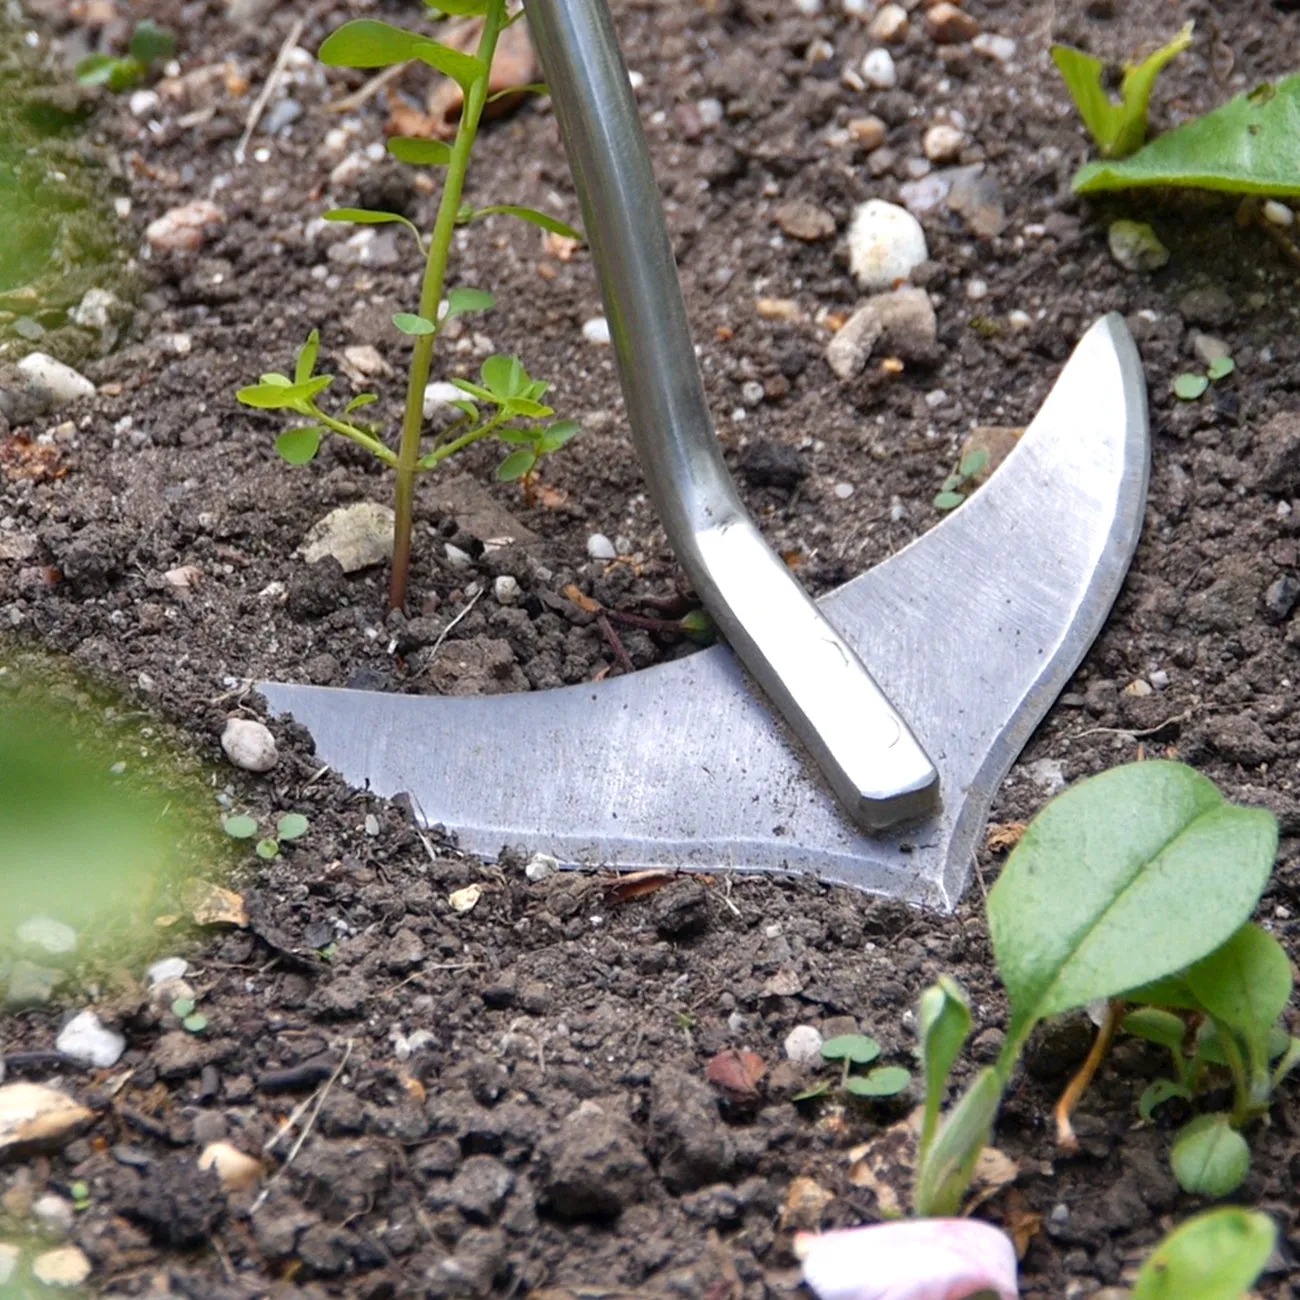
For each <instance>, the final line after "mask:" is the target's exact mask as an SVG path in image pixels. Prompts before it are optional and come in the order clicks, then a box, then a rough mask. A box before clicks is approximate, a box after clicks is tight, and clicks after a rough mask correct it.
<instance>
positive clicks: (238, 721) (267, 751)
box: [221, 718, 280, 772]
mask: <svg viewBox="0 0 1300 1300" xmlns="http://www.w3.org/2000/svg"><path fill="white" fill-rule="evenodd" d="M221 748H222V749H223V750H225V752H226V757H227V758H228V759H229V760H230V761H231V762H232V763H233V764H234V765H235V766H236V767H240V768H243V770H244V771H245V772H269V771H270V770H271V769H272V768H273V767H274V766H275V765H276V764H277V763H278V762H279V761H280V753H279V750H277V749H276V747H275V737H274V736H273V735H271V732H270V731H269V729H268V728H267V727H266V726H265V724H263V723H261V722H257V721H256V720H255V719H253V718H228V719H227V720H226V726H225V730H224V731H222V733H221Z"/></svg>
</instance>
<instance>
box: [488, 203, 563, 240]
mask: <svg viewBox="0 0 1300 1300" xmlns="http://www.w3.org/2000/svg"><path fill="white" fill-rule="evenodd" d="M498 213H499V214H501V215H502V216H507V217H518V218H519V220H520V221H527V222H529V223H531V224H532V225H534V226H541V228H542V229H543V230H549V231H550V232H551V234H553V235H563V236H564V237H565V239H579V240H580V239H581V238H582V232H581V231H578V230H574V228H573V227H572V226H566V225H565V224H564V222H563V221H560V220H558V219H557V218H555V217H548V216H547V215H546V213H545V212H538V211H537V209H536V208H521V207H520V206H519V205H518V204H515V203H495V204H493V205H492V206H491V207H488V208H475V209H474V211H473V212H471V213H470V214H469V216H468V218H467V220H469V221H476V220H477V219H478V218H479V217H490V216H493V215H495V214H498Z"/></svg>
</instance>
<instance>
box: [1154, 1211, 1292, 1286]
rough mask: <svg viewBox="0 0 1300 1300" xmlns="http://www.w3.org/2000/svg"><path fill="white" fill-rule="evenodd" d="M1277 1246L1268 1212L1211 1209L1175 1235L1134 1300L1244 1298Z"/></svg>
mask: <svg viewBox="0 0 1300 1300" xmlns="http://www.w3.org/2000/svg"><path fill="white" fill-rule="evenodd" d="M1276 1244H1277V1227H1276V1226H1275V1225H1274V1223H1273V1220H1272V1219H1271V1218H1270V1217H1269V1216H1268V1215H1267V1214H1261V1213H1259V1211H1257V1210H1242V1209H1238V1208H1236V1207H1235V1206H1233V1207H1229V1208H1226V1209H1221V1210H1210V1211H1208V1212H1207V1213H1205V1214H1198V1215H1197V1216H1196V1217H1195V1218H1193V1219H1188V1220H1187V1221H1186V1222H1185V1223H1183V1224H1180V1225H1179V1226H1178V1227H1177V1228H1176V1229H1175V1230H1174V1231H1173V1232H1171V1233H1170V1234H1169V1235H1168V1236H1167V1237H1166V1238H1165V1239H1164V1240H1163V1241H1162V1242H1161V1243H1160V1244H1159V1245H1158V1246H1157V1247H1156V1249H1155V1251H1154V1253H1153V1254H1152V1255H1151V1256H1150V1258H1149V1259H1148V1260H1147V1261H1146V1263H1144V1264H1143V1265H1142V1268H1141V1270H1140V1271H1139V1272H1138V1275H1137V1281H1136V1282H1135V1283H1134V1284H1133V1293H1132V1297H1131V1300H1241V1297H1242V1296H1243V1295H1244V1294H1245V1293H1246V1292H1247V1291H1249V1290H1250V1288H1251V1287H1252V1286H1253V1285H1254V1282H1255V1279H1256V1278H1257V1277H1259V1275H1260V1273H1261V1272H1262V1271H1263V1269H1264V1265H1265V1264H1267V1263H1268V1259H1269V1256H1270V1255H1272V1253H1273V1250H1274V1247H1275V1246H1276Z"/></svg>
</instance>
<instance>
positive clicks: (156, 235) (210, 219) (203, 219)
mask: <svg viewBox="0 0 1300 1300" xmlns="http://www.w3.org/2000/svg"><path fill="white" fill-rule="evenodd" d="M225 223H226V214H225V213H224V212H223V211H222V210H221V209H220V208H219V207H217V205H216V204H215V203H210V202H209V201H208V200H207V199H196V200H195V201H194V202H193V203H186V204H185V205H184V206H183V207H179V208H172V209H171V210H170V211H168V212H164V213H163V214H162V216H161V217H159V218H158V219H157V220H156V221H151V222H150V223H149V225H148V227H147V228H146V229H145V232H144V237H145V239H147V240H148V241H149V247H150V248H153V249H155V250H157V251H158V252H160V253H193V252H196V251H197V250H198V249H199V248H201V247H202V246H203V241H204V240H205V239H207V237H208V236H209V235H210V234H211V233H212V232H213V231H214V230H217V229H219V228H220V227H221V226H223V225H225Z"/></svg>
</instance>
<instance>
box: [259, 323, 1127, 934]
mask: <svg viewBox="0 0 1300 1300" xmlns="http://www.w3.org/2000/svg"><path fill="white" fill-rule="evenodd" d="M1147 461H1148V435H1147V410H1146V392H1145V384H1144V381H1143V376H1142V369H1141V363H1140V360H1139V358H1138V354H1137V350H1136V348H1135V347H1134V345H1133V341H1132V339H1131V337H1130V336H1129V333H1128V330H1127V329H1126V327H1125V325H1124V322H1123V320H1122V319H1121V318H1120V317H1119V316H1115V315H1112V316H1107V317H1106V318H1105V319H1103V320H1101V321H1099V322H1098V323H1097V324H1096V325H1094V326H1093V327H1092V328H1091V329H1090V330H1089V331H1088V333H1087V334H1086V335H1085V336H1084V338H1083V340H1082V341H1081V342H1080V344H1079V346H1078V347H1077V349H1076V350H1075V352H1074V355H1073V356H1072V357H1071V359H1070V361H1069V364H1068V365H1067V367H1066V369H1065V370H1064V371H1063V373H1062V374H1061V377H1060V379H1059V380H1058V381H1057V384H1056V386H1055V387H1054V388H1053V390H1052V392H1051V394H1050V395H1049V397H1048V399H1047V401H1046V403H1045V404H1044V406H1043V408H1042V410H1041V411H1040V412H1039V414H1038V417H1037V418H1036V419H1035V420H1034V422H1033V424H1032V426H1031V427H1030V428H1029V430H1028V431H1027V432H1026V434H1025V436H1024V437H1023V438H1022V439H1021V441H1020V444H1019V445H1018V446H1017V447H1016V449H1015V450H1014V451H1013V452H1012V453H1011V455H1010V456H1009V457H1008V458H1007V461H1006V463H1005V464H1004V465H1003V466H1002V467H1001V469H999V471H998V472H997V473H996V474H995V475H994V476H993V478H992V479H991V480H990V481H989V482H988V483H987V484H986V485H985V486H984V487H983V488H981V489H980V490H979V491H978V492H977V493H976V494H975V495H974V496H973V497H972V498H971V499H970V500H969V501H968V502H967V503H966V504H965V505H963V506H962V507H961V508H960V509H959V510H957V511H956V512H954V513H953V514H952V515H950V516H949V517H948V518H946V519H945V520H944V521H943V522H942V523H940V524H939V525H938V526H937V527H935V528H934V529H932V530H931V531H930V532H929V533H927V534H926V535H925V536H924V537H921V538H919V539H918V540H917V541H915V542H914V543H912V545H910V546H909V547H907V548H906V549H905V550H903V551H900V552H899V553H898V554H897V555H895V556H892V557H891V558H890V559H888V560H886V561H885V562H884V563H882V564H880V565H878V566H877V567H876V568H874V569H872V570H871V571H870V572H869V573H866V574H864V575H863V576H862V577H860V578H857V579H855V580H854V581H853V582H850V583H848V584H847V585H846V586H844V587H841V588H840V589H839V590H837V591H835V592H832V593H831V594H830V595H828V596H827V597H825V599H824V600H823V601H822V602H821V607H822V609H823V610H824V612H825V613H826V614H827V616H828V617H829V618H830V620H831V622H832V623H833V624H834V625H835V627H836V628H837V629H838V630H839V632H840V634H841V635H842V636H843V637H844V639H845V640H846V641H847V642H848V643H849V644H850V645H852V646H853V648H854V649H855V650H856V651H857V652H858V654H859V655H861V657H862V659H863V661H864V662H865V663H866V664H867V665H868V666H869V667H870V669H871V671H872V673H873V674H874V675H875V677H876V679H877V680H878V681H879V683H880V685H881V687H882V688H883V689H884V691H885V692H886V693H887V694H888V696H889V698H890V699H891V700H893V701H894V703H895V704H896V705H897V707H898V709H899V710H900V712H901V713H902V714H903V716H904V717H906V718H907V719H908V720H909V721H910V722H911V724H912V726H913V728H914V730H915V732H916V734H917V737H918V739H919V740H920V742H921V744H922V745H923V746H924V747H925V749H926V751H927V752H928V753H929V754H930V755H931V756H932V757H933V759H934V761H935V763H936V764H937V766H938V768H939V772H940V779H941V782H942V789H943V806H942V808H941V810H940V811H939V813H938V814H936V815H935V816H933V817H931V818H929V819H927V820H925V821H923V822H920V823H918V824H915V825H912V826H910V827H903V828H894V829H891V830H890V831H887V832H884V833H879V834H874V835H867V834H866V833H864V832H863V831H861V830H859V829H858V828H857V827H856V826H854V825H853V824H852V823H850V822H849V821H848V820H847V818H846V817H845V816H844V815H843V814H842V813H841V812H840V811H839V809H838V807H837V805H836V802H835V799H834V796H833V795H832V794H831V792H830V791H829V790H828V789H827V788H826V786H825V785H824V784H823V782H822V780H821V778H820V776H819V775H818V774H817V772H816V769H815V768H814V766H813V765H812V764H811V763H810V762H809V761H808V760H807V759H806V757H805V756H804V755H803V754H802V753H801V752H799V751H798V750H797V749H795V748H794V747H793V746H792V744H791V743H790V742H789V741H788V740H787V739H786V737H785V735H784V734H783V732H782V730H781V729H780V727H779V725H778V724H777V723H776V722H775V721H774V719H773V715H772V713H771V711H770V710H769V708H768V707H767V705H766V703H765V702H764V701H763V700H762V699H761V698H759V697H758V696H757V695H756V694H755V693H754V692H753V690H752V688H751V687H750V686H749V685H748V684H747V682H746V680H745V678H744V677H743V675H742V673H741V671H740V669H739V667H738V666H737V663H736V660H735V658H734V656H733V655H732V653H731V651H730V650H728V649H727V648H725V647H723V646H717V647H714V648H713V649H711V650H707V651H704V652H701V653H699V654H695V655H691V656H690V657H688V658H686V659H681V660H677V661H676V662H673V663H670V664H663V665H660V666H659V667H656V668H651V669H648V670H646V671H644V672H640V673H636V674H634V675H632V676H629V677H620V678H615V679H613V680H611V681H605V682H601V683H599V684H592V685H583V686H571V687H566V688H564V689H563V690H555V691H539V692H533V693H528V694H520V695H509V696H490V697H482V696H476V697H468V698H448V697H439V696H412V695H387V694H378V693H371V692H360V691H346V690H334V689H330V688H326V687H316V686H296V685H287V684H278V683H277V684H265V685H262V686H260V687H259V689H260V690H261V691H262V693H263V694H264V695H265V696H266V698H267V700H268V701H269V702H270V705H271V708H272V709H273V711H275V712H276V713H292V714H293V715H294V716H295V717H296V718H297V720H298V721H299V722H301V723H302V724H304V725H305V726H306V727H307V728H308V729H309V730H310V731H311V733H312V735H313V736H314V737H315V740H316V745H317V752H318V754H319V756H320V757H321V759H322V761H324V762H327V763H329V764H330V765H331V766H332V767H333V768H334V769H335V770H336V771H338V772H339V773H340V775H342V776H343V777H344V778H345V779H346V780H348V781H349V782H351V783H352V784H354V785H359V786H364V785H368V786H369V788H370V789H372V790H373V791H375V792H376V793H377V794H381V795H388V796H391V795H395V794H398V793H399V792H407V793H409V794H410V795H411V796H412V799H413V801H414V803H415V806H416V808H417V810H418V811H419V812H420V814H421V815H422V816H423V817H424V818H425V819H426V821H427V822H428V824H431V825H432V824H439V823H440V824H442V825H443V826H445V827H446V828H447V829H448V830H450V831H452V832H454V833H455V834H456V835H457V836H458V837H459V842H460V844H461V846H462V847H463V848H466V849H469V850H471V851H474V852H477V853H481V854H483V855H485V856H487V857H493V856H495V855H496V854H497V853H498V852H499V851H500V850H501V848H502V847H505V846H523V847H526V848H528V849H530V850H544V851H546V852H548V853H552V854H554V855H555V856H556V857H557V858H559V859H560V860H561V861H562V862H564V863H566V864H593V865H594V864H600V865H606V866H617V867H623V868H637V867H652V866H671V867H689V868H691V869H693V870H715V869H734V870H737V871H781V872H810V873H813V874H816V875H818V876H820V877H822V878H823V879H826V880H828V881H834V882H839V883H843V884H848V885H854V886H857V887H858V888H861V889H864V890H868V891H870V892H873V893H881V894H889V895H892V896H895V897H899V898H903V899H906V900H908V901H911V902H915V903H919V904H923V905H927V906H931V907H936V908H943V909H948V908H951V907H952V906H954V905H955V903H956V902H957V900H958V898H959V897H960V895H961V893H962V890H963V889H964V887H965V885H966V882H967V879H968V877H969V874H970V866H971V861H972V854H973V852H974V849H975V846H976V843H977V840H978V837H979V836H980V835H981V834H982V832H983V830H984V825H985V820H986V818H987V815H988V808H989V804H990V802H991V800H992V798H993V794H994V792H995V791H996V789H997V787H998V784H999V783H1000V782H1001V780H1002V778H1003V777H1004V776H1005V775H1006V772H1007V770H1008V768H1009V767H1010V766H1011V764H1012V762H1013V761H1014V760H1015V757H1016V755H1017V754H1018V753H1019V752H1020V750H1021V748H1022V747H1023V745H1024V744H1025V742H1026V741H1027V740H1028V738H1029V736H1030V734H1031V733H1032V731H1033V729H1034V728H1035V726H1037V724H1038V723H1039V721H1040V720H1041V719H1042V717H1043V715H1044V714H1045V713H1046V712H1047V710H1048V708H1049V707H1050V706H1051V704H1052V702H1053V701H1054V700H1055V698H1056V696H1057V695H1058V693H1059V692H1060V691H1061V689H1062V688H1063V686H1064V685H1065V683H1066V682H1067V681H1068V679H1069V677H1070V675H1071V674H1072V673H1073V671H1074V669H1075V668H1076V667H1077V666H1078V663H1079V661H1080V660H1081V659H1082V658H1083V655H1084V653H1085V652H1086V650H1087V648H1088V646H1089V645H1090V644H1091V642H1092V640H1093V638H1094V637H1095V636H1096V634H1097V632H1098V631H1099V630H1100V628H1101V626H1102V623H1103V622H1104V621H1105V618H1106V615H1107V613H1108V612H1109V610H1110V607H1111V604H1112V603H1113V602H1114V599H1115V597H1116V595H1117V594H1118V592H1119V589H1120V585H1121V584H1122V582H1123V579H1124V574H1125V572H1126V571H1127V568H1128V564H1129V561H1130V559H1131V558H1132V555H1133V551H1134V549H1135V547H1136V545H1137V539H1138V533H1139V530H1140V528H1141V523H1142V512H1143V506H1144V502H1145V499H1146V483H1147ZM448 652H451V653H454V650H453V649H452V648H451V647H447V648H445V649H444V653H448Z"/></svg>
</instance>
